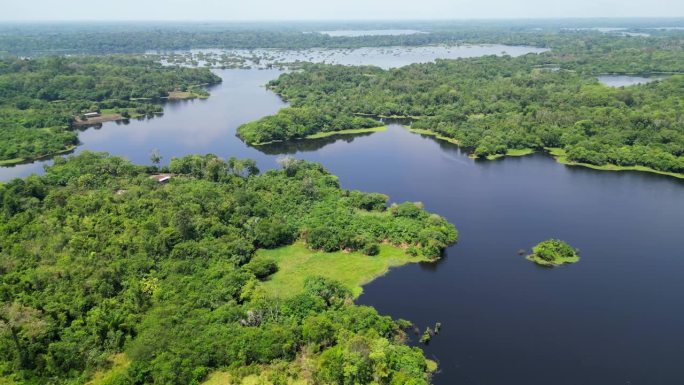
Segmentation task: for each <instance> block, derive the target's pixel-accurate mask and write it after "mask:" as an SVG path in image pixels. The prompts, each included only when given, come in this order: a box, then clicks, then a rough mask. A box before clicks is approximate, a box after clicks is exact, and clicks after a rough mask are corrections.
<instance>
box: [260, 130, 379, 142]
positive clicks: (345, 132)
mask: <svg viewBox="0 0 684 385" xmlns="http://www.w3.org/2000/svg"><path fill="white" fill-rule="evenodd" d="M381 131H387V126H378V127H371V128H351V129H349V130H340V131H326V132H319V133H316V134H311V135H307V136H305V137H303V138H295V139H290V140H292V141H295V140H307V139H321V138H327V137H330V136H335V135H354V134H366V133H372V132H381ZM287 141H289V140H271V141H268V142H260V143H248V144H249V145H250V146H265V145H268V144H274V143H282V142H287Z"/></svg>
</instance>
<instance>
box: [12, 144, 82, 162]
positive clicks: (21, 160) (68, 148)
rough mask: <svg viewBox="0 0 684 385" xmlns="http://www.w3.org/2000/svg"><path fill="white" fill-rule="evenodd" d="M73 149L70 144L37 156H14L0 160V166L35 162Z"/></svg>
mask: <svg viewBox="0 0 684 385" xmlns="http://www.w3.org/2000/svg"><path fill="white" fill-rule="evenodd" d="M75 149H76V146H75V145H71V146H68V147H66V148H64V149H63V150H59V151H55V152H51V153H49V154H43V155H37V156H32V157H26V158H14V159H5V160H0V167H11V166H16V165H19V164H24V163H31V162H36V161H39V160H43V159H47V158H51V157H53V156H58V155H66V154H69V153H71V152H73V151H74V150H75Z"/></svg>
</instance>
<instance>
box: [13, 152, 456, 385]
mask: <svg viewBox="0 0 684 385" xmlns="http://www.w3.org/2000/svg"><path fill="white" fill-rule="evenodd" d="M280 163H281V165H282V168H280V169H277V170H271V171H267V172H264V173H260V172H259V170H258V169H257V167H256V163H255V162H254V161H253V160H249V159H247V160H241V159H235V158H231V159H228V160H223V159H221V158H218V157H217V156H215V155H205V156H200V155H192V156H187V157H184V158H173V159H171V161H170V163H169V166H168V167H167V168H164V169H163V170H157V169H156V168H155V167H145V166H137V165H134V164H132V163H130V162H128V161H126V160H124V159H121V158H118V157H113V156H109V155H107V154H104V153H92V152H84V153H82V154H79V155H77V156H71V157H69V158H56V159H55V162H54V165H52V166H50V167H48V168H47V169H46V173H45V175H44V176H30V177H27V178H25V179H15V180H12V181H10V182H8V183H5V184H1V185H0V201H1V202H3V204H2V206H1V207H0V218H2V219H1V220H0V271H1V272H2V274H0V296H1V298H2V305H0V331H1V332H0V336H1V337H0V357H2V361H1V362H2V365H0V374H1V375H2V376H3V378H6V379H7V380H6V381H10V382H9V383H13V382H15V383H27V384H34V383H35V384H38V383H47V382H53V380H55V379H58V380H55V381H56V382H55V383H59V384H73V383H86V382H88V381H90V382H88V383H89V384H120V383H165V384H179V385H180V384H189V383H201V382H202V381H204V380H208V383H212V381H217V379H224V380H225V379H226V378H229V379H230V381H231V383H235V384H239V383H244V384H250V383H269V384H282V383H301V384H304V383H338V382H344V383H371V382H372V381H373V379H377V378H381V379H382V382H383V383H413V384H428V383H429V381H430V376H431V373H432V372H433V371H434V370H435V364H434V363H433V362H431V361H429V360H427V359H426V358H425V356H424V354H423V352H422V350H420V349H419V348H417V347H409V346H408V345H406V344H404V340H405V336H406V332H405V331H404V329H406V328H407V327H408V326H409V323H407V322H405V321H395V320H392V319H391V318H390V317H387V316H381V315H379V314H378V313H377V311H375V310H374V309H373V308H371V307H367V306H360V305H356V304H354V302H353V299H354V298H355V297H356V296H358V295H359V294H360V292H361V286H362V285H363V284H365V283H367V282H369V281H371V280H373V279H374V278H376V277H378V276H380V275H382V274H384V273H385V272H387V270H388V269H389V268H390V267H392V266H400V265H402V264H405V263H413V262H422V261H431V260H435V259H437V258H440V256H441V253H442V250H443V249H444V248H445V247H447V246H448V245H449V244H451V243H454V242H455V241H456V239H457V232H456V229H455V228H454V226H453V225H451V224H450V223H448V222H447V221H446V220H445V219H444V218H442V217H440V216H438V215H436V214H430V213H427V212H425V211H424V210H423V209H422V205H421V204H419V203H412V202H406V203H401V204H393V205H391V206H389V207H388V206H387V199H388V197H387V196H385V195H383V194H377V193H364V192H360V191H349V190H343V189H341V188H340V187H339V183H338V180H337V178H336V177H335V176H333V175H331V174H329V173H328V172H327V171H326V170H325V169H323V167H322V166H320V165H318V164H314V163H307V162H303V161H299V160H295V159H293V158H283V159H281V162H280ZM159 172H164V173H167V174H169V175H171V180H170V181H169V182H167V183H160V182H158V181H157V180H156V179H154V178H153V176H154V175H156V174H157V173H159ZM359 347H363V349H361V351H365V350H366V349H367V350H368V351H372V354H371V355H370V356H369V355H365V354H361V353H360V350H359ZM341 368H345V369H344V370H342V369H341ZM212 373H213V374H212ZM210 374H211V375H210ZM378 376H380V377H378Z"/></svg>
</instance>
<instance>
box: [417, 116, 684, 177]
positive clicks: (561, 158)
mask: <svg viewBox="0 0 684 385" xmlns="http://www.w3.org/2000/svg"><path fill="white" fill-rule="evenodd" d="M404 127H405V128H406V129H407V130H409V131H410V132H413V133H415V134H420V135H427V136H433V137H435V138H436V139H439V140H444V141H447V142H449V143H452V144H455V145H460V143H459V141H458V140H456V139H453V138H449V137H446V136H442V135H440V134H438V133H436V132H433V131H431V130H427V129H423V128H411V127H408V126H404ZM544 150H545V151H546V152H547V153H548V154H549V155H551V156H553V157H554V159H556V161H557V162H558V163H561V164H564V165H566V166H580V167H586V168H591V169H593V170H600V171H640V172H649V173H653V174H659V175H665V176H671V177H674V178H678V179H684V174H681V173H676V172H667V171H660V170H656V169H654V168H650V167H646V166H618V165H615V164H605V165H600V166H599V165H595V164H590V163H581V162H573V161H571V160H569V159H568V158H567V155H566V153H565V150H563V149H562V148H557V147H545V148H544ZM535 152H536V151H535V150H534V149H532V148H523V149H509V150H508V151H507V152H506V153H505V154H496V155H489V156H487V157H486V158H485V159H487V160H496V159H500V158H503V157H506V156H526V155H531V154H534V153H535ZM469 157H470V158H472V159H475V157H474V156H473V155H472V154H471V155H469Z"/></svg>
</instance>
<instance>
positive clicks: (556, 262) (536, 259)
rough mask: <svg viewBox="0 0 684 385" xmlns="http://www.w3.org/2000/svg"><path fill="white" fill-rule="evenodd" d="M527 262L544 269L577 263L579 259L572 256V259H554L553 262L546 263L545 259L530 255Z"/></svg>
mask: <svg viewBox="0 0 684 385" xmlns="http://www.w3.org/2000/svg"><path fill="white" fill-rule="evenodd" d="M525 258H527V260H528V261H532V262H534V263H536V264H537V265H541V266H545V267H554V266H560V265H565V264H568V263H577V262H579V257H578V256H573V257H556V259H554V260H553V261H547V260H545V259H542V258H540V257H538V256H537V255H536V254H530V255H528V256H527V257H525Z"/></svg>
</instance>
